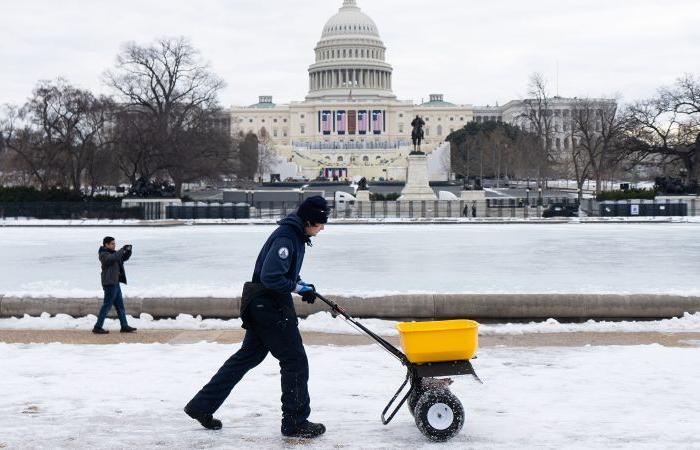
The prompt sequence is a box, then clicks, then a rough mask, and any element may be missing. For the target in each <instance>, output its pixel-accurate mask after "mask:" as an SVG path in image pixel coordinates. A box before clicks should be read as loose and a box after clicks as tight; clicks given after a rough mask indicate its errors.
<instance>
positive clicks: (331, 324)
mask: <svg viewBox="0 0 700 450" xmlns="http://www.w3.org/2000/svg"><path fill="white" fill-rule="evenodd" d="M95 320H96V317H95V316H94V315H92V314H91V315H88V316H85V317H76V318H73V317H71V316H68V315H66V314H58V315H57V316H54V317H51V316H50V315H49V314H47V313H44V314H42V316H41V317H30V316H27V315H25V316H24V317H16V318H15V317H13V318H8V319H0V330H90V329H91V328H92V327H93V325H94V324H95ZM359 322H360V323H362V324H363V325H364V326H366V327H368V328H369V329H371V330H372V331H374V332H375V333H378V334H381V335H383V336H397V335H398V332H397V331H396V324H397V322H394V321H391V320H380V319H359ZM129 324H131V325H132V326H135V327H136V328H139V329H142V330H232V329H239V328H240V327H241V321H240V319H231V320H221V319H202V318H201V317H200V316H198V317H192V316H191V315H188V314H180V315H179V316H178V317H177V318H175V319H162V320H154V319H153V317H152V316H150V315H149V314H141V316H140V317H139V318H131V317H129ZM105 326H106V327H107V328H108V329H118V328H119V322H118V321H117V320H116V319H107V321H106V322H105ZM299 328H300V329H301V330H302V331H315V332H321V333H336V334H354V333H355V330H354V329H353V328H352V327H351V326H350V325H349V324H348V323H347V322H345V320H343V319H342V318H333V317H332V316H331V314H330V313H327V312H321V313H316V314H313V315H311V316H309V317H307V318H306V319H300V320H299ZM577 332H622V333H624V332H660V333H674V332H700V313H695V314H688V313H686V314H685V316H683V317H680V318H672V319H664V320H651V321H638V322H637V321H619V322H610V321H595V320H589V321H587V322H584V323H560V322H558V321H556V320H554V319H549V320H547V321H544V322H530V323H506V324H481V325H480V326H479V334H480V335H482V336H493V335H503V334H510V335H513V334H524V333H577Z"/></svg>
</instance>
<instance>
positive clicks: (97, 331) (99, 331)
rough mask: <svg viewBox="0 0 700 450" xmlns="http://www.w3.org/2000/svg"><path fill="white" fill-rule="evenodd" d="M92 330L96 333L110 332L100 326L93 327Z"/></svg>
mask: <svg viewBox="0 0 700 450" xmlns="http://www.w3.org/2000/svg"><path fill="white" fill-rule="evenodd" d="M92 332H93V333H95V334H109V331H107V330H105V329H104V328H100V327H93V329H92Z"/></svg>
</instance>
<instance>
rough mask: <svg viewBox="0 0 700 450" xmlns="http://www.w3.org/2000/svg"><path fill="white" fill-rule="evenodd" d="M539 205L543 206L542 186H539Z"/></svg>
mask: <svg viewBox="0 0 700 450" xmlns="http://www.w3.org/2000/svg"><path fill="white" fill-rule="evenodd" d="M537 206H542V188H541V187H540V188H537Z"/></svg>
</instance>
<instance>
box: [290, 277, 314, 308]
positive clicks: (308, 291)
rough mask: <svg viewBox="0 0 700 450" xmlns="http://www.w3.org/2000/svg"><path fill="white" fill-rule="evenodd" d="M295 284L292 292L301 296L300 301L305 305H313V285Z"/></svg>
mask: <svg viewBox="0 0 700 450" xmlns="http://www.w3.org/2000/svg"><path fill="white" fill-rule="evenodd" d="M301 283H302V282H299V284H297V288H296V289H295V290H294V292H296V293H297V294H299V295H301V300H302V301H305V302H306V303H309V304H313V302H314V301H316V288H315V287H314V285H313V284H301Z"/></svg>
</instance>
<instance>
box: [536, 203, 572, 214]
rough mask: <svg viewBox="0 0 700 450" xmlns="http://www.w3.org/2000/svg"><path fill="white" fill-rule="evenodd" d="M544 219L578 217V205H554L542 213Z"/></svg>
mask: <svg viewBox="0 0 700 450" xmlns="http://www.w3.org/2000/svg"><path fill="white" fill-rule="evenodd" d="M542 217H578V205H577V204H563V203H552V204H551V205H549V206H548V207H547V209H545V210H544V211H543V212H542Z"/></svg>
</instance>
